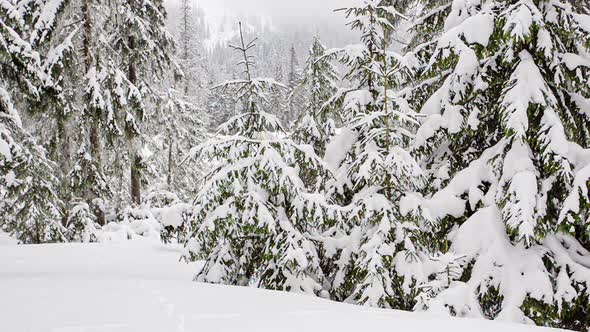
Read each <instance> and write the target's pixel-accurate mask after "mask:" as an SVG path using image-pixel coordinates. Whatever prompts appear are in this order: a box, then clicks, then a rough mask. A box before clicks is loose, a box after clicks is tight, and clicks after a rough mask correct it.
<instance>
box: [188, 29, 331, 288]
mask: <svg viewBox="0 0 590 332" xmlns="http://www.w3.org/2000/svg"><path fill="white" fill-rule="evenodd" d="M240 31H241V25H240ZM240 35H241V36H242V37H241V41H240V45H239V46H232V48H233V49H235V50H237V51H239V52H240V54H241V55H242V61H241V63H240V66H241V67H242V68H243V78H241V79H237V80H233V81H229V82H226V83H224V84H222V85H220V86H219V87H218V88H217V89H220V90H219V91H223V89H225V88H227V87H234V88H236V89H237V91H238V94H237V95H238V97H237V98H238V102H239V104H240V105H244V108H243V111H242V112H241V113H240V114H238V115H236V116H234V117H232V118H231V119H229V120H228V121H227V122H226V123H225V124H223V125H222V126H221V127H220V136H219V137H218V138H216V139H213V140H211V141H209V142H207V143H205V144H203V145H201V146H199V147H197V148H195V149H194V153H195V154H197V155H200V156H202V157H204V158H208V159H210V160H211V162H212V163H213V170H212V171H211V172H210V173H209V174H208V175H207V176H206V177H205V179H204V183H203V185H202V187H201V188H202V189H201V190H200V191H199V193H198V195H197V197H196V199H195V201H194V211H193V213H194V217H195V219H194V221H193V225H192V228H193V230H194V237H193V239H192V240H191V241H189V242H188V249H189V250H190V252H191V253H192V254H193V255H195V256H196V257H198V258H204V259H205V260H206V264H205V266H204V268H203V270H202V271H200V272H199V274H198V275H197V276H196V277H195V280H197V281H203V282H210V283H222V284H231V285H248V284H254V285H256V286H258V287H263V288H269V289H277V290H288V291H292V292H305V293H309V294H318V295H326V293H325V292H323V290H324V287H325V286H324V275H323V272H322V270H321V268H320V265H319V264H320V262H319V258H318V252H317V249H316V245H315V244H314V243H313V242H312V241H311V240H310V239H309V237H308V234H307V231H308V230H310V229H311V228H312V227H313V225H314V224H315V223H319V222H321V219H322V218H323V216H324V209H323V208H322V206H323V200H322V199H321V197H318V196H317V195H314V194H309V193H308V192H307V191H306V189H305V186H304V184H303V182H302V181H301V179H300V178H299V175H298V169H297V165H296V160H306V162H308V163H310V164H314V165H316V166H317V167H318V168H320V167H321V165H322V161H321V160H320V159H319V158H318V157H317V155H316V154H315V153H314V152H313V149H312V148H311V147H310V146H306V145H298V144H296V143H295V142H293V141H292V140H290V139H287V138H284V133H283V132H282V129H281V125H280V122H279V120H278V118H277V117H275V116H273V115H271V114H268V113H266V112H265V111H264V109H265V108H266V107H268V101H267V96H268V93H269V92H270V91H271V90H272V89H282V88H285V87H284V86H282V85H280V84H279V83H277V82H276V81H274V80H272V79H265V78H255V77H253V76H252V74H253V73H252V70H253V66H254V62H253V57H252V56H250V55H249V54H250V53H249V52H250V51H251V50H252V48H253V47H255V44H254V41H252V42H249V43H245V42H244V38H243V35H242V34H240ZM299 155H304V156H305V158H301V157H299Z"/></svg>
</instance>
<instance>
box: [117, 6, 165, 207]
mask: <svg viewBox="0 0 590 332" xmlns="http://www.w3.org/2000/svg"><path fill="white" fill-rule="evenodd" d="M117 2H118V4H115V5H114V6H115V7H114V8H116V15H115V19H116V21H115V22H112V24H113V30H114V32H115V35H116V36H117V40H116V41H114V43H113V44H114V45H116V48H117V50H118V51H120V52H121V53H122V54H123V55H124V56H125V57H126V58H125V59H124V62H123V63H124V64H125V67H126V68H125V71H124V72H125V73H126V74H127V78H126V79H127V81H128V82H129V88H128V93H127V95H128V96H129V98H128V100H127V105H126V107H125V116H124V121H125V127H124V131H125V135H126V137H127V140H128V143H127V145H128V147H129V163H130V165H131V186H130V187H131V198H132V201H133V203H134V204H141V186H142V174H141V173H142V170H143V169H144V168H145V167H146V165H145V162H144V160H143V156H142V155H141V153H140V145H141V142H140V138H141V121H142V120H144V118H145V117H146V112H145V111H146V109H145V108H146V104H147V103H148V102H149V101H150V97H151V98H154V97H155V96H156V93H155V91H150V81H152V80H154V79H157V78H158V77H161V75H162V74H163V73H164V72H165V70H166V69H167V68H168V66H169V64H170V61H171V59H170V56H171V48H172V46H173V39H172V36H171V35H170V34H169V33H168V31H167V30H166V26H165V19H166V11H165V10H164V6H163V4H162V1H161V0H118V1H117ZM152 100H153V99H152Z"/></svg>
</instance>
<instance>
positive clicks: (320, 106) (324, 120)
mask: <svg viewBox="0 0 590 332" xmlns="http://www.w3.org/2000/svg"><path fill="white" fill-rule="evenodd" d="M325 55H326V47H325V46H324V45H323V44H322V42H321V41H320V39H319V37H318V36H315V37H314V39H313V44H312V46H311V49H310V50H309V57H308V58H307V61H306V63H305V69H304V72H303V73H304V77H303V79H302V82H301V84H300V85H299V86H298V87H297V88H296V89H297V90H300V91H304V92H305V97H306V100H305V103H304V109H305V112H304V113H303V114H301V116H300V118H299V120H298V121H297V124H296V127H295V129H294V132H293V138H294V140H296V141H297V142H299V143H304V144H309V145H311V146H313V148H314V150H315V153H316V154H317V155H318V156H320V157H324V156H325V153H326V146H327V144H328V143H329V141H330V139H331V138H332V137H333V136H334V135H335V134H336V123H335V121H334V118H335V117H336V116H335V114H334V113H335V112H334V107H333V106H334V105H331V104H330V103H329V101H330V99H331V97H332V96H333V95H334V94H335V93H336V92H337V91H338V87H337V83H338V74H337V70H336V67H335V66H334V65H333V64H332V63H331V62H330V60H329V58H328V57H326V56H325ZM300 165H301V171H302V175H301V176H302V178H303V180H304V182H305V183H306V185H308V186H309V187H310V188H312V189H314V188H315V187H316V186H317V185H318V184H320V183H323V182H325V181H324V180H325V179H324V178H321V177H318V175H319V174H315V173H314V172H312V171H310V170H307V168H306V163H305V162H303V161H302V162H300Z"/></svg>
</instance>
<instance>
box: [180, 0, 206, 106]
mask: <svg viewBox="0 0 590 332" xmlns="http://www.w3.org/2000/svg"><path fill="white" fill-rule="evenodd" d="M179 5H180V22H179V24H178V32H179V36H178V49H177V53H178V54H177V58H178V60H179V64H180V69H181V70H182V74H183V76H184V79H183V83H182V85H183V87H182V90H183V93H184V96H185V97H186V96H191V95H194V93H195V89H196V88H199V87H200V86H201V82H200V81H199V74H200V70H201V69H202V68H201V64H200V57H201V55H200V52H201V51H200V50H201V46H200V43H199V41H198V39H197V38H198V36H199V35H200V31H199V30H198V28H197V23H198V22H197V17H196V14H197V13H195V11H194V8H193V0H181V1H180V4H179Z"/></svg>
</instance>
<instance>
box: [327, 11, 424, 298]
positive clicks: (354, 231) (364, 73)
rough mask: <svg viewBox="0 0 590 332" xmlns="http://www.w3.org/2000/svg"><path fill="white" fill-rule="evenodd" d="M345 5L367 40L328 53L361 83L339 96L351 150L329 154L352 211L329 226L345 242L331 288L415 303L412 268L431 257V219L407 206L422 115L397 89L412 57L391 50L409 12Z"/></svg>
mask: <svg viewBox="0 0 590 332" xmlns="http://www.w3.org/2000/svg"><path fill="white" fill-rule="evenodd" d="M343 11H344V13H345V14H346V17H347V18H351V19H352V21H351V22H350V23H349V25H350V26H351V27H352V29H354V30H358V31H359V32H360V34H361V42H362V43H361V44H360V45H353V46H349V47H346V48H344V49H341V50H332V51H330V52H329V53H328V56H332V55H336V56H339V57H340V59H341V61H342V62H343V63H344V64H346V65H347V74H346V76H345V78H347V79H349V80H351V81H352V82H354V84H355V87H354V88H353V89H351V90H349V91H345V92H339V93H338V95H337V97H338V98H340V99H342V111H341V114H342V117H343V122H344V128H343V129H342V131H341V133H340V134H339V135H338V136H337V137H336V138H335V140H336V141H335V142H338V143H336V145H335V146H340V149H342V148H344V149H346V150H345V151H344V154H342V156H341V157H338V155H337V154H335V155H334V156H328V158H327V159H330V160H333V161H332V162H334V161H335V167H336V169H337V173H336V178H337V180H338V181H336V182H335V183H333V184H332V188H331V191H332V193H333V194H334V195H335V196H336V197H337V198H338V200H339V202H340V204H341V205H343V206H345V207H346V209H347V210H348V214H347V218H346V219H345V220H344V221H341V222H338V223H336V224H335V225H334V227H333V228H332V229H331V230H329V231H328V232H327V234H329V235H330V236H331V239H328V240H327V241H328V243H331V242H334V243H339V244H340V245H339V246H337V247H336V248H337V250H334V249H332V250H330V253H329V254H330V255H329V256H333V257H332V258H331V259H332V260H335V266H336V268H335V270H334V271H333V276H332V279H333V283H332V293H333V297H334V298H336V299H338V300H341V301H347V302H352V303H358V304H364V305H369V306H378V307H388V308H397V309H411V308H412V307H413V305H414V303H415V301H416V300H415V297H416V296H417V287H410V285H411V284H413V283H414V281H413V280H412V279H411V278H406V277H405V271H406V270H407V267H408V266H410V265H412V264H419V263H420V260H421V259H423V258H424V257H422V256H420V255H419V254H420V252H421V251H420V250H421V243H420V242H419V237H420V235H421V233H422V232H423V231H425V230H424V228H426V225H425V224H424V223H423V222H422V220H421V218H420V217H419V215H411V214H410V215H406V213H405V212H406V211H404V209H403V208H404V206H402V205H401V204H400V201H402V200H404V199H405V197H406V196H407V195H408V194H409V193H411V192H412V191H414V190H417V189H419V188H420V185H421V183H422V172H421V169H420V166H419V165H418V163H417V162H416V161H415V160H414V159H413V157H412V155H411V154H410V153H409V152H408V148H409V141H410V137H411V128H412V127H413V126H415V124H416V123H417V122H416V119H415V118H416V115H415V114H414V113H413V111H412V110H411V109H410V108H409V107H408V104H407V102H406V101H405V100H404V99H403V98H401V97H400V96H399V95H398V94H396V93H395V92H394V90H393V88H394V87H395V86H396V85H397V84H398V80H400V76H401V74H400V73H401V71H402V69H404V68H405V62H404V59H402V58H401V57H400V56H398V55H397V54H395V53H393V52H391V51H390V50H389V46H390V38H391V36H392V34H393V33H394V32H395V25H396V24H397V22H398V21H399V19H401V18H403V16H402V15H401V14H400V13H399V12H398V10H397V8H396V7H395V6H394V5H393V3H392V2H390V1H381V0H379V1H377V0H370V1H364V2H363V4H361V5H359V6H358V7H351V8H347V9H343ZM333 99H334V98H333Z"/></svg>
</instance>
